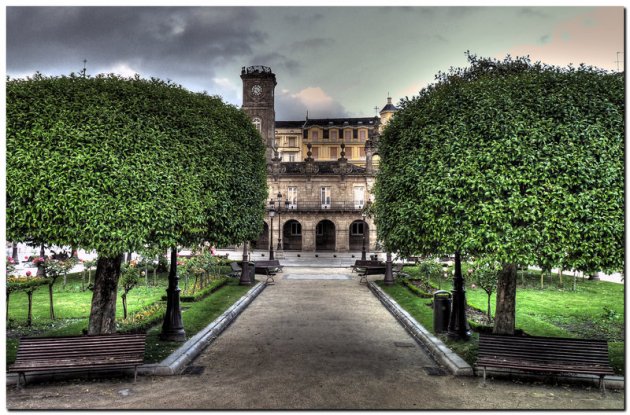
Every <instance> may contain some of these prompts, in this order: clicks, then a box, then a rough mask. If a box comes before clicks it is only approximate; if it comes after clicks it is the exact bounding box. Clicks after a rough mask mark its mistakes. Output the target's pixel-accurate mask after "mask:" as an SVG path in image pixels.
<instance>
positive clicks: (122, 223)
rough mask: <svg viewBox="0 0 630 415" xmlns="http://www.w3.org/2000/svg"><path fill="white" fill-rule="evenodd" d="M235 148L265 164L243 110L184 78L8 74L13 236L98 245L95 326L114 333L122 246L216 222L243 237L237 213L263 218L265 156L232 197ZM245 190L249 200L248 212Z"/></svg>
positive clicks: (195, 234) (179, 237)
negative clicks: (192, 88) (186, 84)
mask: <svg viewBox="0 0 630 415" xmlns="http://www.w3.org/2000/svg"><path fill="white" fill-rule="evenodd" d="M228 128H234V130H228ZM256 143H259V145H258V146H257V145H256ZM235 147H236V148H240V149H241V151H243V152H246V153H248V154H247V157H249V158H251V159H252V160H257V159H258V158H260V159H262V160H261V161H260V162H259V163H258V165H262V164H264V148H263V145H262V142H260V138H259V136H258V133H257V132H256V130H255V128H254V127H253V126H252V125H251V123H249V122H248V120H247V117H246V115H245V114H244V113H242V112H241V111H239V110H238V109H236V108H234V107H232V106H229V105H226V104H224V103H223V102H222V101H221V99H220V98H218V97H210V96H207V95H205V94H196V93H191V92H189V91H186V90H184V89H183V88H181V87H180V86H178V85H174V84H171V83H167V82H163V81H160V80H156V79H151V80H144V79H141V78H140V77H138V76H136V77H135V78H131V79H125V78H120V77H117V76H114V75H108V76H97V77H94V78H92V77H82V76H75V75H71V76H64V77H44V76H41V75H35V76H34V77H32V78H28V79H17V80H9V81H8V82H7V235H8V236H10V238H11V239H13V240H16V241H24V240H36V241H46V242H47V243H49V244H54V245H60V246H67V245H71V246H80V247H82V248H84V249H89V250H96V251H97V252H98V261H97V267H96V268H97V269H96V275H95V280H94V290H93V291H94V293H93V299H92V308H91V312H90V323H89V327H88V333H89V334H98V333H110V332H114V331H115V306H116V290H117V284H118V278H119V276H120V266H121V262H122V255H123V253H124V252H130V251H139V250H141V249H146V247H147V246H157V247H160V248H166V247H171V246H176V245H177V244H179V243H187V242H190V241H193V240H201V239H203V238H204V236H205V235H207V234H211V235H212V236H214V233H215V232H216V233H223V232H226V231H227V236H226V237H225V238H226V239H232V240H233V239H238V238H240V237H241V235H240V234H238V232H233V233H235V235H232V234H230V233H229V231H233V228H232V225H231V224H226V223H225V221H229V220H235V221H236V222H241V223H247V224H250V227H256V224H260V226H262V212H263V206H264V199H265V194H266V186H265V184H264V182H262V183H261V181H260V178H259V176H260V175H256V176H255V177H252V176H248V175H250V174H251V172H252V171H253V170H254V169H255V166H254V167H251V168H250V167H248V168H247V169H245V172H244V173H241V172H239V177H240V179H241V180H242V181H243V182H248V181H251V182H252V183H250V184H248V186H250V187H251V188H252V189H254V190H253V191H252V192H250V193H249V194H248V195H246V196H240V198H230V197H229V196H230V193H229V186H230V185H231V184H232V183H234V182H235V181H236V179H235V178H233V177H232V176H233V175H234V174H235V173H234V170H232V169H231V166H233V165H235V164H236V165H238V163H239V162H240V161H241V160H242V158H243V157H244V156H243V155H241V154H238V152H233V151H227V150H225V148H229V149H233V148H235ZM261 170H262V168H261ZM262 171H263V174H264V170H262ZM24 178H28V180H24ZM257 187H260V188H261V189H258V188H257ZM243 199H244V200H247V201H248V202H249V205H250V209H249V210H246V211H239V210H238V208H237V207H234V206H233V204H237V205H239V204H240V203H242V200H243ZM226 206H227V207H226ZM256 206H258V209H256ZM226 210H227V211H228V212H229V213H230V215H234V216H232V217H226V216H225V213H224V211H226ZM256 212H258V213H259V214H258V215H254V214H253V213H256Z"/></svg>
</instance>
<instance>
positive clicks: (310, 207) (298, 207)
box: [281, 201, 364, 213]
mask: <svg viewBox="0 0 630 415" xmlns="http://www.w3.org/2000/svg"><path fill="white" fill-rule="evenodd" d="M363 206H364V205H363V203H359V202H354V201H351V202H334V201H333V202H330V203H321V202H297V203H296V204H294V205H289V209H288V210H287V209H285V207H284V206H283V207H282V210H281V213H284V212H287V211H288V212H322V211H328V212H360V211H362V210H363Z"/></svg>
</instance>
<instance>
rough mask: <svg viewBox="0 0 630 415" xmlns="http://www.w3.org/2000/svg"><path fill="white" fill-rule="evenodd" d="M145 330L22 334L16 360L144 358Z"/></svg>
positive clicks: (139, 359)
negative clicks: (119, 332) (45, 335)
mask: <svg viewBox="0 0 630 415" xmlns="http://www.w3.org/2000/svg"><path fill="white" fill-rule="evenodd" d="M146 336H147V335H146V333H134V334H106V335H98V336H71V337H70V336H68V337H22V338H21V339H20V345H19V347H18V352H17V355H16V358H15V362H16V363H18V362H20V361H33V360H50V359H61V358H70V359H71V358H81V357H88V358H96V357H99V356H105V357H114V356H115V357H120V358H129V359H130V360H138V361H139V362H140V363H142V361H143V359H144V348H145V343H146Z"/></svg>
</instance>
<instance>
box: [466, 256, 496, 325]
mask: <svg viewBox="0 0 630 415" xmlns="http://www.w3.org/2000/svg"><path fill="white" fill-rule="evenodd" d="M468 271H469V273H470V275H471V277H472V280H473V281H474V282H475V283H477V285H478V286H479V287H480V288H481V289H482V290H484V291H485V292H486V295H487V296H488V308H487V312H486V315H487V316H488V323H492V302H491V298H492V293H493V292H494V290H495V288H496V286H497V278H498V276H499V272H500V271H501V264H499V263H497V262H493V261H484V260H481V259H478V260H477V261H475V264H474V266H473V268H469V269H468ZM471 271H472V272H471Z"/></svg>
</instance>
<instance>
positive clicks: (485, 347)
mask: <svg viewBox="0 0 630 415" xmlns="http://www.w3.org/2000/svg"><path fill="white" fill-rule="evenodd" d="M477 356H478V358H477V363H476V365H477V366H481V367H486V366H490V367H502V368H508V369H520V370H526V371H537V372H553V373H561V372H564V373H585V374H597V375H600V376H601V375H612V374H614V370H613V369H612V367H611V366H610V361H609V358H608V342H607V341H606V340H588V339H569V338H550V337H538V336H529V337H516V336H502V335H487V334H480V335H479V351H478V354H477Z"/></svg>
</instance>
